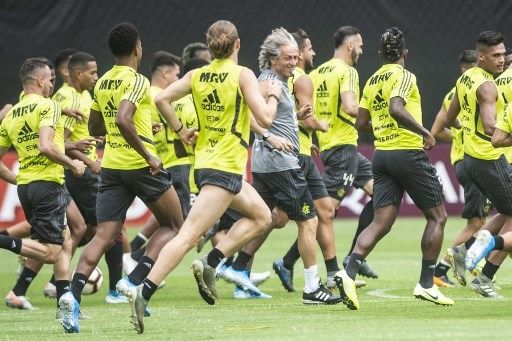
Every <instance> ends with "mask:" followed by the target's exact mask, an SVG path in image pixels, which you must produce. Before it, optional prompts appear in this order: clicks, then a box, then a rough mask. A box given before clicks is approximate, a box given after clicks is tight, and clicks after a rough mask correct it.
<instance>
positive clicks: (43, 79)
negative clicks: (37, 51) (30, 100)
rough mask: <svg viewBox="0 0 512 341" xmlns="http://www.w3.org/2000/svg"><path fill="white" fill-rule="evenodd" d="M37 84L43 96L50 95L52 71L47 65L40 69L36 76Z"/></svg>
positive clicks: (51, 91) (51, 90)
mask: <svg viewBox="0 0 512 341" xmlns="http://www.w3.org/2000/svg"><path fill="white" fill-rule="evenodd" d="M36 82H37V84H38V85H39V86H40V87H41V88H42V89H43V96H44V97H50V96H51V95H52V93H53V84H52V72H51V71H50V68H49V67H48V66H46V67H44V68H43V69H41V71H40V72H39V74H38V76H37V78H36Z"/></svg>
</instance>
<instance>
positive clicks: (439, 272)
mask: <svg viewBox="0 0 512 341" xmlns="http://www.w3.org/2000/svg"><path fill="white" fill-rule="evenodd" d="M448 270H450V266H449V265H446V264H443V262H439V263H437V265H436V268H435V270H434V276H436V277H442V276H446V273H447V272H448Z"/></svg>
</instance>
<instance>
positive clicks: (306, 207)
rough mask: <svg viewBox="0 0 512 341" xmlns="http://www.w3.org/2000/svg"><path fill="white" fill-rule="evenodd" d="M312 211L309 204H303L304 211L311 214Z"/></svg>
mask: <svg viewBox="0 0 512 341" xmlns="http://www.w3.org/2000/svg"><path fill="white" fill-rule="evenodd" d="M310 212H311V209H310V208H309V205H308V204H306V203H304V205H303V206H302V213H304V214H309V213H310Z"/></svg>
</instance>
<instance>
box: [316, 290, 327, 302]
mask: <svg viewBox="0 0 512 341" xmlns="http://www.w3.org/2000/svg"><path fill="white" fill-rule="evenodd" d="M315 298H316V299H318V300H320V301H326V300H327V298H329V294H327V293H325V292H323V291H319V292H317V293H316V295H315Z"/></svg>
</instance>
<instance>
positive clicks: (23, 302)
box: [5, 291, 36, 310]
mask: <svg viewBox="0 0 512 341" xmlns="http://www.w3.org/2000/svg"><path fill="white" fill-rule="evenodd" d="M5 305H6V306H8V307H9V308H16V309H21V310H34V309H36V308H34V306H32V304H30V302H29V301H28V298H26V297H25V296H16V295H15V294H14V292H12V291H10V292H9V293H8V294H7V296H5Z"/></svg>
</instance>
